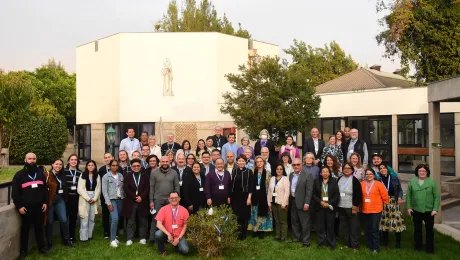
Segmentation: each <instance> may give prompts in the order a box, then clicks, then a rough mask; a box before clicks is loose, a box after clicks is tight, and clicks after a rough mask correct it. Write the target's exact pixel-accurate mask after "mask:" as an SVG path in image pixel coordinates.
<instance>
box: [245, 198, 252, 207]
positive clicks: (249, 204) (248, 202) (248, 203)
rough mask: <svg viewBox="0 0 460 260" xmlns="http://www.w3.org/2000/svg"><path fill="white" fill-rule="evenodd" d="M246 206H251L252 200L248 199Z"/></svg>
mask: <svg viewBox="0 0 460 260" xmlns="http://www.w3.org/2000/svg"><path fill="white" fill-rule="evenodd" d="M246 205H248V206H251V198H248V200H247V201H246Z"/></svg>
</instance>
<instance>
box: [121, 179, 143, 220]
mask: <svg viewBox="0 0 460 260" xmlns="http://www.w3.org/2000/svg"><path fill="white" fill-rule="evenodd" d="M123 190H124V192H125V199H124V200H123V216H125V217H130V216H131V213H132V211H133V207H134V204H135V203H137V202H136V201H135V200H136V184H135V183H134V174H133V173H132V172H129V173H128V174H126V176H125V180H124V184H123ZM149 192H150V182H149V178H148V177H147V175H146V174H145V173H141V178H140V183H139V189H138V196H141V198H142V201H141V203H139V209H138V210H139V211H138V214H139V216H141V217H147V216H148V215H149Z"/></svg>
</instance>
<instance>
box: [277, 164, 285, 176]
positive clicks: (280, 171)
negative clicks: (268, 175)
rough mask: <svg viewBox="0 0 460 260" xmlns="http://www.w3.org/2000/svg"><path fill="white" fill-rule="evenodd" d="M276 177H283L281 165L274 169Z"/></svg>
mask: <svg viewBox="0 0 460 260" xmlns="http://www.w3.org/2000/svg"><path fill="white" fill-rule="evenodd" d="M276 175H277V176H281V175H283V167H282V166H281V165H278V167H276Z"/></svg>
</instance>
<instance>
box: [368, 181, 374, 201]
mask: <svg viewBox="0 0 460 260" xmlns="http://www.w3.org/2000/svg"><path fill="white" fill-rule="evenodd" d="M367 184H368V183H367V181H366V195H367V197H368V198H369V194H370V193H371V190H372V186H374V181H372V184H371V187H370V188H369V189H368V188H367V187H368V185H367Z"/></svg>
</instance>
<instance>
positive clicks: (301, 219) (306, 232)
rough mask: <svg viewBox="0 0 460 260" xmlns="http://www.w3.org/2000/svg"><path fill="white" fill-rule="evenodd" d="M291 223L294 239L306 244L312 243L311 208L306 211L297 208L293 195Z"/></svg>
mask: <svg viewBox="0 0 460 260" xmlns="http://www.w3.org/2000/svg"><path fill="white" fill-rule="evenodd" d="M289 204H291V205H292V206H291V225H292V240H293V241H300V242H302V244H304V245H310V233H311V221H310V209H309V210H307V211H304V210H303V209H297V207H296V205H295V199H294V198H292V197H291V202H290V203H289Z"/></svg>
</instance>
